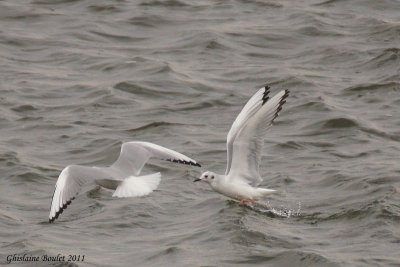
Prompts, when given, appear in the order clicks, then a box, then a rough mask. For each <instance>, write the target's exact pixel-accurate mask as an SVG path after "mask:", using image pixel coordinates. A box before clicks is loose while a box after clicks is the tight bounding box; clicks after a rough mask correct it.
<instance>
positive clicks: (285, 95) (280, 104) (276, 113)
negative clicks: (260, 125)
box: [272, 89, 290, 122]
mask: <svg viewBox="0 0 400 267" xmlns="http://www.w3.org/2000/svg"><path fill="white" fill-rule="evenodd" d="M289 93H290V91H289V90H288V89H285V93H284V94H283V96H282V97H281V99H280V100H279V104H278V108H277V109H276V111H275V114H274V117H273V119H272V122H273V121H274V120H275V119H276V117H278V115H279V112H280V111H281V110H282V106H283V104H285V103H286V98H287V97H288V96H289Z"/></svg>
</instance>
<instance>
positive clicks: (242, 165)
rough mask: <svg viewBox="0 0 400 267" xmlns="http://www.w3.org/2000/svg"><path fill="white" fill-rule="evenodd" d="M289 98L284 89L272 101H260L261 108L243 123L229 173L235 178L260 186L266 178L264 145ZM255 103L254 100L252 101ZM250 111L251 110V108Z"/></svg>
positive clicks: (237, 131)
mask: <svg viewBox="0 0 400 267" xmlns="http://www.w3.org/2000/svg"><path fill="white" fill-rule="evenodd" d="M256 94H257V93H256ZM288 95H289V91H288V90H282V91H280V92H279V93H277V94H276V95H275V96H274V97H272V98H271V99H266V100H265V101H264V99H260V97H259V96H258V97H259V100H258V101H255V103H260V102H261V107H259V108H258V109H257V111H256V112H254V113H252V114H250V113H249V115H248V116H243V118H245V121H241V122H240V126H241V127H240V128H239V129H238V130H236V134H235V138H234V139H233V140H230V141H231V143H232V144H231V151H232V152H231V164H230V169H229V170H227V174H226V175H229V177H231V178H232V179H235V177H240V178H242V179H244V180H245V181H246V182H247V183H253V184H255V185H256V184H259V183H260V182H261V181H262V179H261V177H260V174H259V165H260V160H261V155H262V148H263V145H264V137H265V134H266V132H267V130H268V129H269V128H270V127H271V125H272V123H273V121H274V120H275V118H276V117H277V116H278V115H279V112H280V111H281V110H282V106H283V104H284V103H285V102H286V100H285V99H286V98H287V97H288ZM250 100H251V99H250ZM249 110H250V109H249Z"/></svg>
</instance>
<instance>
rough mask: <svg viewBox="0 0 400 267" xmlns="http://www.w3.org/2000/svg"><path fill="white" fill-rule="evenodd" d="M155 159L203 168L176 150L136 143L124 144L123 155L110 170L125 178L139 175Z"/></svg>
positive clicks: (151, 144)
mask: <svg viewBox="0 0 400 267" xmlns="http://www.w3.org/2000/svg"><path fill="white" fill-rule="evenodd" d="M153 157H154V158H158V159H161V160H167V161H171V162H175V163H181V164H187V165H193V166H198V167H201V165H200V164H199V163H197V162H196V161H195V160H193V159H191V158H189V157H187V156H185V155H183V154H181V153H179V152H176V151H174V150H171V149H168V148H165V147H162V146H159V145H156V144H153V143H148V142H140V141H134V142H127V143H124V144H122V148H121V154H120V155H119V157H118V159H117V161H116V162H115V163H114V164H113V165H111V166H110V167H109V169H110V170H112V171H117V172H120V173H121V176H123V177H124V178H126V177H129V176H131V175H132V174H133V175H139V174H140V171H141V170H142V168H143V166H144V165H145V164H146V162H147V161H148V160H149V159H150V158H153Z"/></svg>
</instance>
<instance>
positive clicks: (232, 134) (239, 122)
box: [225, 85, 270, 175]
mask: <svg viewBox="0 0 400 267" xmlns="http://www.w3.org/2000/svg"><path fill="white" fill-rule="evenodd" d="M269 93H270V87H269V86H268V85H266V86H264V87H262V88H261V89H259V90H258V91H257V92H256V93H255V94H254V95H253V96H252V97H251V98H250V99H249V101H247V103H246V105H245V106H244V107H243V109H242V111H241V112H240V113H239V115H238V116H237V117H236V119H235V121H234V122H233V124H232V127H231V129H230V130H229V133H228V137H227V142H226V147H227V167H226V171H225V175H228V173H229V171H230V169H231V165H232V153H233V143H234V141H235V139H236V136H237V135H238V134H239V132H240V130H241V129H242V128H243V126H244V125H245V124H246V123H247V122H248V120H249V118H250V117H251V116H253V115H254V114H255V113H256V112H257V111H258V110H259V109H260V108H261V107H262V105H263V104H264V103H265V102H266V101H268V99H269Z"/></svg>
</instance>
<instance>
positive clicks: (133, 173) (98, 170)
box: [49, 141, 200, 222]
mask: <svg viewBox="0 0 400 267" xmlns="http://www.w3.org/2000/svg"><path fill="white" fill-rule="evenodd" d="M152 157H154V158H158V159H162V160H167V161H171V162H175V163H181V164H187V165H193V166H198V167H200V164H198V163H197V162H196V161H195V160H193V159H191V158H189V157H187V156H185V155H183V154H181V153H178V152H176V151H173V150H171V149H168V148H165V147H162V146H159V145H156V144H152V143H148V142H138V141H136V142H127V143H123V144H122V147H121V153H120V155H119V157H118V159H117V161H115V162H114V163H113V164H112V165H111V166H110V167H88V166H79V165H69V166H67V167H65V168H64V169H63V170H62V171H61V173H60V175H59V177H58V180H57V183H56V186H55V190H54V195H53V200H52V202H51V206H50V215H49V222H54V220H55V219H57V218H58V216H59V215H60V214H61V213H62V212H63V210H64V209H66V207H67V206H68V205H69V204H70V203H71V200H73V199H74V198H75V196H76V195H77V194H78V193H79V191H80V189H81V187H82V185H83V184H84V183H85V182H86V181H88V180H90V179H95V182H96V183H97V184H98V185H100V186H103V187H105V188H108V189H114V190H115V191H114V194H113V197H139V196H145V195H148V194H150V193H151V192H153V191H154V190H155V189H156V188H157V187H158V184H159V183H160V180H161V174H160V173H159V172H158V173H153V174H149V175H144V176H139V174H140V171H141V170H142V168H143V166H144V165H145V163H146V162H147V161H148V160H149V159H150V158H152Z"/></svg>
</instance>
